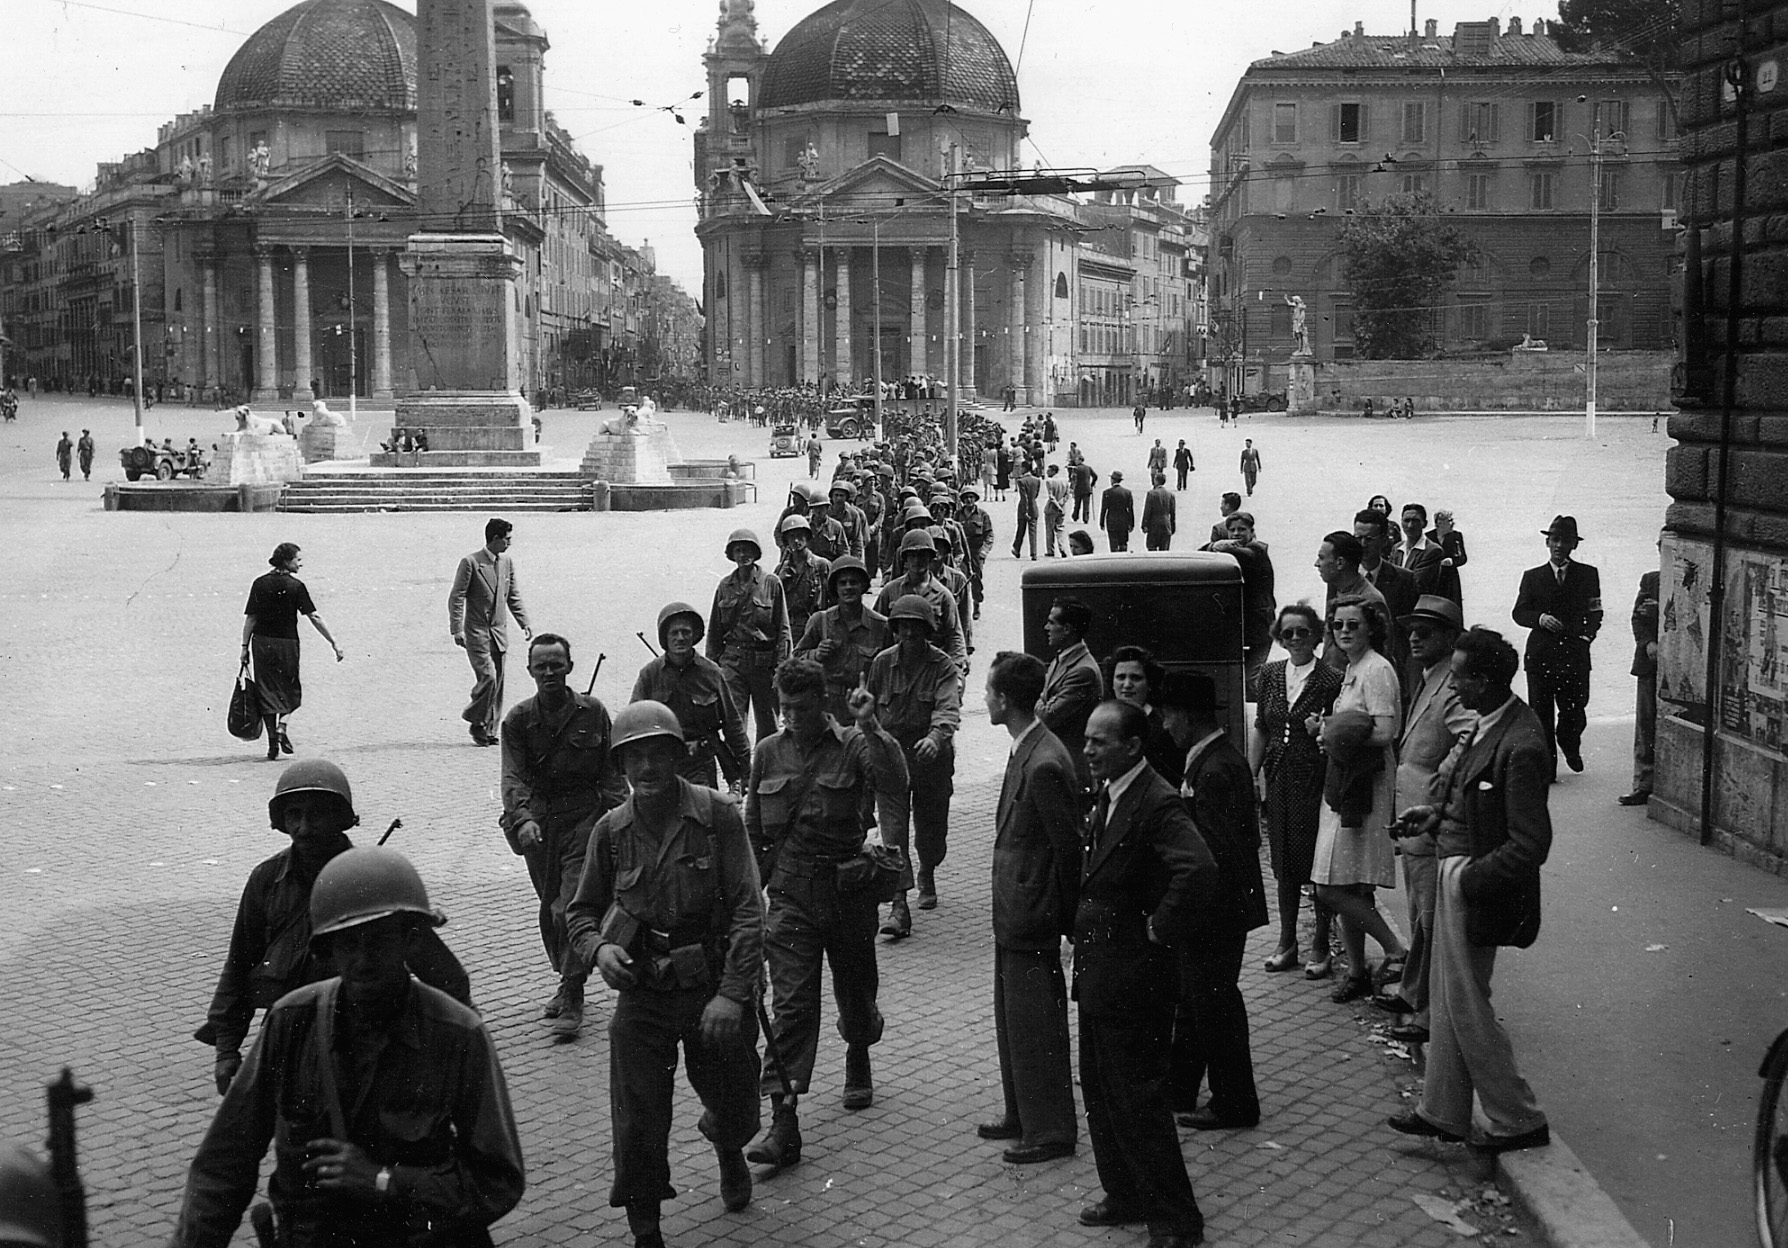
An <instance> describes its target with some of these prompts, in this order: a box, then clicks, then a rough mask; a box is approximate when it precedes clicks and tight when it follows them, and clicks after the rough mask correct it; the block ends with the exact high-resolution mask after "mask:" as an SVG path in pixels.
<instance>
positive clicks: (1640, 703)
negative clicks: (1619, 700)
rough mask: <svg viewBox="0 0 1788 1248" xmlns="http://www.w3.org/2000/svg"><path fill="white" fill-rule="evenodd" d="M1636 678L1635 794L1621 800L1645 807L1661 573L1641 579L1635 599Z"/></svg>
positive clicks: (1653, 735) (1653, 733) (1654, 717)
mask: <svg viewBox="0 0 1788 1248" xmlns="http://www.w3.org/2000/svg"><path fill="white" fill-rule="evenodd" d="M1633 676H1634V678H1635V679H1636V680H1638V682H1639V691H1638V693H1637V695H1636V702H1635V705H1634V710H1635V711H1636V712H1637V715H1636V716H1635V718H1634V720H1633V791H1632V792H1631V793H1627V794H1624V795H1622V796H1621V797H1620V798H1619V799H1618V800H1619V802H1620V804H1621V805H1622V806H1643V805H1645V804H1646V803H1647V802H1648V801H1650V800H1651V768H1652V752H1653V748H1654V747H1655V746H1656V744H1657V736H1658V574H1657V573H1656V572H1647V573H1645V575H1643V576H1641V577H1640V578H1639V596H1638V597H1637V598H1635V599H1634V600H1633Z"/></svg>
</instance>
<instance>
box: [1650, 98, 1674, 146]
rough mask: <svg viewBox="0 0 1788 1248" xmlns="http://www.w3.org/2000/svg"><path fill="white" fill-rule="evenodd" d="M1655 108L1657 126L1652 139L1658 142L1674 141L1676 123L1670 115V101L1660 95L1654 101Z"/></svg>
mask: <svg viewBox="0 0 1788 1248" xmlns="http://www.w3.org/2000/svg"><path fill="white" fill-rule="evenodd" d="M1656 108H1657V122H1658V124H1657V129H1656V131H1655V132H1654V133H1653V137H1654V138H1657V139H1659V140H1663V139H1674V138H1675V137H1676V122H1675V121H1674V120H1673V119H1672V117H1671V114H1670V101H1669V100H1667V99H1665V98H1664V97H1663V96H1661V95H1660V96H1659V97H1658V98H1657V101H1656Z"/></svg>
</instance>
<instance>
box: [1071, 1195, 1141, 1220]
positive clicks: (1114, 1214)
mask: <svg viewBox="0 0 1788 1248" xmlns="http://www.w3.org/2000/svg"><path fill="white" fill-rule="evenodd" d="M1148 1220H1149V1217H1148V1214H1146V1213H1144V1212H1142V1210H1140V1209H1128V1208H1125V1207H1124V1206H1123V1205H1119V1204H1113V1203H1112V1200H1111V1198H1110V1197H1109V1196H1108V1197H1106V1198H1105V1199H1104V1200H1101V1201H1099V1202H1098V1203H1097V1204H1091V1205H1083V1206H1081V1210H1080V1224H1081V1225H1082V1226H1133V1225H1135V1224H1136V1223H1138V1222H1147V1221H1148Z"/></svg>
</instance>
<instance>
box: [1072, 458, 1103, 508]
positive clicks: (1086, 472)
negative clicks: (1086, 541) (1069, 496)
mask: <svg viewBox="0 0 1788 1248" xmlns="http://www.w3.org/2000/svg"><path fill="white" fill-rule="evenodd" d="M1068 481H1069V483H1070V484H1071V485H1072V486H1073V487H1074V516H1073V518H1074V519H1075V520H1077V521H1079V522H1080V523H1081V524H1085V523H1087V522H1088V521H1090V520H1091V519H1092V518H1093V487H1094V486H1095V485H1098V484H1099V474H1098V473H1096V472H1094V471H1093V469H1092V465H1090V464H1088V463H1087V462H1086V460H1084V459H1079V460H1076V459H1073V458H1072V453H1071V456H1070V459H1069V463H1068Z"/></svg>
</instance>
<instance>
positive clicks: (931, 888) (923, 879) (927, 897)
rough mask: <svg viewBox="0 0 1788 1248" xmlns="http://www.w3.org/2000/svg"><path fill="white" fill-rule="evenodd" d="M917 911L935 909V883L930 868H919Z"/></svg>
mask: <svg viewBox="0 0 1788 1248" xmlns="http://www.w3.org/2000/svg"><path fill="white" fill-rule="evenodd" d="M918 905H919V909H921V910H936V909H937V881H936V880H935V879H934V878H933V877H932V874H931V868H930V867H920V868H919V902H918Z"/></svg>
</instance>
